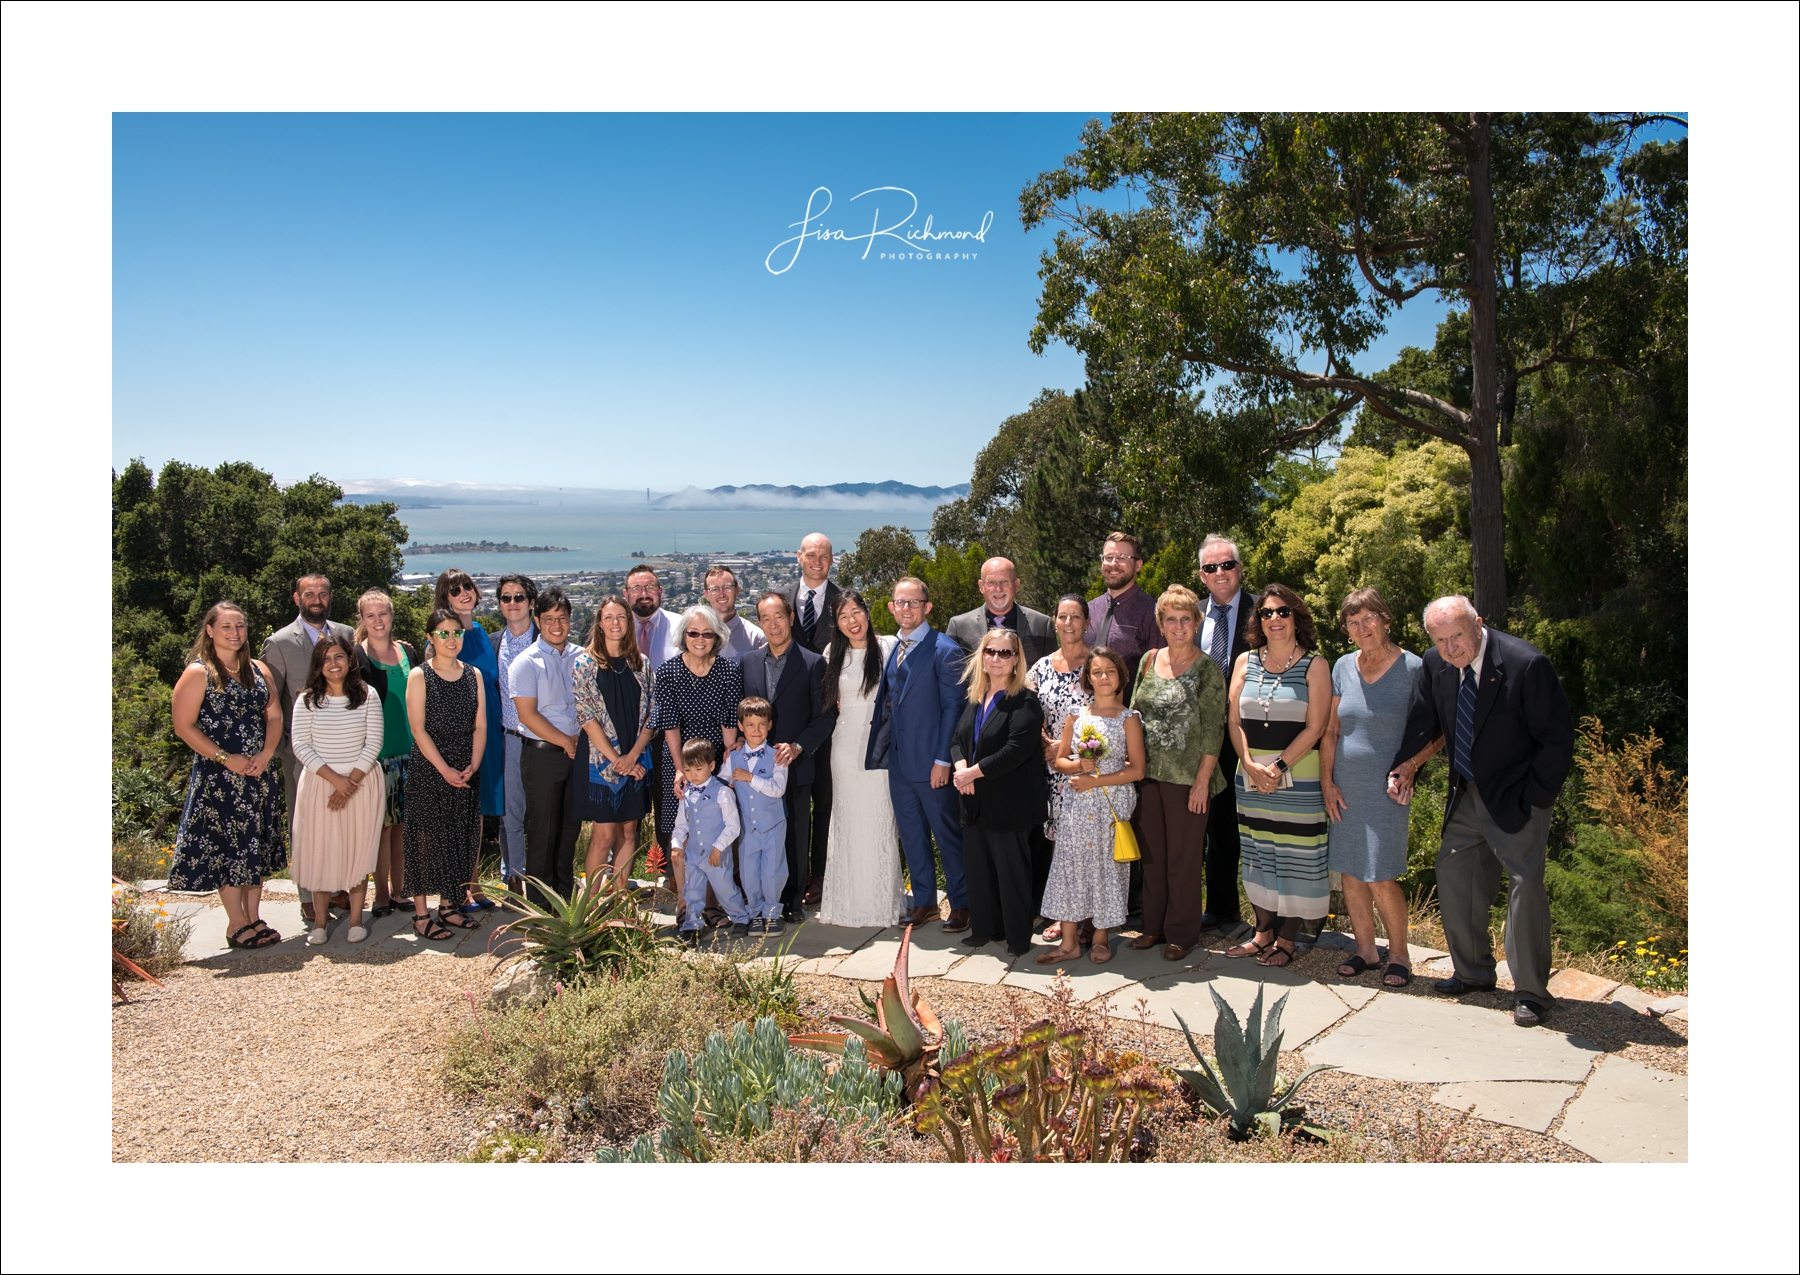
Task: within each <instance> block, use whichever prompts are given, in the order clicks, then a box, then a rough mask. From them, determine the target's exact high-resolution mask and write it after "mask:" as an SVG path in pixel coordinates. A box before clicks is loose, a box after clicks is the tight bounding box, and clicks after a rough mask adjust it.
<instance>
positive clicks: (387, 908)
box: [369, 903, 394, 921]
mask: <svg viewBox="0 0 1800 1275" xmlns="http://www.w3.org/2000/svg"><path fill="white" fill-rule="evenodd" d="M392 915H394V905H393V904H392V903H382V904H378V905H376V906H375V907H372V908H370V909H369V919H370V920H371V921H378V920H380V919H381V918H382V917H384V916H392Z"/></svg>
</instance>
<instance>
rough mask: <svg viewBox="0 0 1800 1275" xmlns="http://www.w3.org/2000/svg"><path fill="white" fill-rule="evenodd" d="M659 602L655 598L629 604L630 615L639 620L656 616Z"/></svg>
mask: <svg viewBox="0 0 1800 1275" xmlns="http://www.w3.org/2000/svg"><path fill="white" fill-rule="evenodd" d="M659 600H660V599H657V598H638V599H637V600H635V601H634V602H633V603H632V604H631V613H632V614H633V615H635V616H637V618H638V619H640V620H648V619H649V618H650V617H651V616H653V615H655V614H656V606H657V603H658V601H659Z"/></svg>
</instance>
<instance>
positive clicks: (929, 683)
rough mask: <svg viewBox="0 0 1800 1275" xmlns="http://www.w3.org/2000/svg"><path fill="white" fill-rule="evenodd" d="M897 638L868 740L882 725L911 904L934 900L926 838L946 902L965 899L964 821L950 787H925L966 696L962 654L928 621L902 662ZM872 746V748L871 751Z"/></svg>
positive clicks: (945, 758)
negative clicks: (938, 863) (938, 862)
mask: <svg viewBox="0 0 1800 1275" xmlns="http://www.w3.org/2000/svg"><path fill="white" fill-rule="evenodd" d="M901 650H902V647H901V646H900V645H899V644H896V645H895V647H894V651H893V654H891V655H889V656H888V659H887V667H886V668H885V670H884V672H885V675H886V681H887V694H886V696H885V697H884V698H883V700H882V701H881V702H880V703H879V704H878V706H877V708H876V714H875V720H874V721H873V722H872V723H871V724H870V730H869V738H870V742H871V744H872V745H873V744H874V743H875V741H876V740H877V739H879V738H880V737H881V735H882V734H883V731H884V729H885V733H886V744H887V772H888V791H889V793H890V794H891V795H892V797H893V800H894V822H895V823H896V824H897V825H898V826H899V829H900V846H901V849H902V850H904V851H905V853H906V869H907V872H908V873H909V874H910V875H911V876H912V905H913V906H914V907H933V908H934V907H936V906H937V872H936V871H935V868H934V865H933V862H932V853H931V841H932V838H933V837H935V838H936V839H937V849H938V854H939V855H940V856H941V857H942V859H943V861H944V893H946V894H947V895H949V896H950V906H951V907H952V908H966V907H968V905H969V895H968V890H967V888H966V887H965V886H964V884H963V851H962V823H961V821H960V820H959V819H958V818H957V813H956V788H955V787H954V786H953V785H951V784H945V785H944V786H943V787H942V788H933V787H932V786H931V768H932V767H933V766H934V765H937V764H939V763H942V764H944V765H948V764H949V763H950V737H951V735H953V734H954V733H955V731H956V723H957V720H958V719H959V718H960V717H961V716H962V711H963V705H964V703H965V702H966V701H967V699H968V697H967V696H966V695H965V694H964V693H963V686H962V674H963V653H962V648H961V647H959V646H958V645H957V644H956V643H955V642H953V641H951V640H950V639H949V638H947V637H945V636H944V635H943V634H941V633H939V632H938V631H937V630H936V629H934V628H932V627H930V626H929V625H925V626H922V627H921V628H920V630H919V636H918V640H917V642H916V643H915V644H914V645H913V646H912V648H911V649H910V650H909V651H908V652H907V656H906V662H905V663H904V664H902V663H901V662H900V652H901ZM872 751H873V750H872Z"/></svg>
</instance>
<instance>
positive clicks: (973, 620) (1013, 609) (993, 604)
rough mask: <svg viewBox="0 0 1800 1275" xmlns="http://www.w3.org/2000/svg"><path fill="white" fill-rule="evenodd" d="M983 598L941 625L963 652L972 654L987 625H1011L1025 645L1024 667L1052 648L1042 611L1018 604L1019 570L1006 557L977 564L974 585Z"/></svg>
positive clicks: (1047, 619) (1047, 620) (1053, 631)
mask: <svg viewBox="0 0 1800 1275" xmlns="http://www.w3.org/2000/svg"><path fill="white" fill-rule="evenodd" d="M977 587H978V588H980V590H981V596H982V597H984V598H986V599H987V604H986V605H985V606H978V607H976V608H975V609H974V610H973V611H964V612H963V613H962V614H961V615H959V616H956V617H954V618H953V619H951V621H950V623H948V624H946V625H945V626H944V632H945V633H947V634H949V636H950V637H951V638H952V639H953V640H954V641H955V642H956V644H957V645H958V646H960V647H962V649H963V654H964V655H965V656H972V655H974V654H975V648H976V647H977V646H980V645H981V635H982V634H983V633H986V632H987V631H988V630H989V629H1011V630H1012V631H1013V632H1014V633H1017V634H1018V635H1019V641H1020V642H1021V643H1022V644H1024V647H1025V667H1026V669H1027V670H1029V669H1030V668H1031V666H1032V665H1033V664H1036V663H1037V662H1038V661H1039V660H1041V659H1043V658H1044V657H1045V656H1046V655H1049V654H1050V653H1051V652H1052V651H1054V650H1056V647H1057V641H1056V628H1055V626H1054V625H1052V624H1051V622H1050V617H1049V616H1047V615H1045V614H1044V613H1043V612H1042V611H1033V610H1032V609H1031V608H1030V607H1026V606H1020V605H1018V601H1017V599H1018V596H1019V572H1018V569H1017V568H1016V567H1014V566H1013V564H1012V561H1011V560H1010V559H1008V558H989V559H988V560H987V561H986V562H984V563H982V564H981V580H980V583H979V584H978V586H977Z"/></svg>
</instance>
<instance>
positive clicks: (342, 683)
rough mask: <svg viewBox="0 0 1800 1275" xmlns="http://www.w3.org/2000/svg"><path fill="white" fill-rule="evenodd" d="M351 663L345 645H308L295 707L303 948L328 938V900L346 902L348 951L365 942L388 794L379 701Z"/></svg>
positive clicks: (294, 830) (332, 640)
mask: <svg viewBox="0 0 1800 1275" xmlns="http://www.w3.org/2000/svg"><path fill="white" fill-rule="evenodd" d="M355 668H356V655H355V652H354V651H352V650H351V648H350V644H349V642H348V641H346V640H345V639H343V638H340V637H338V636H337V635H335V634H331V633H327V634H326V635H325V636H324V637H322V638H320V639H319V640H318V642H316V643H315V644H314V645H313V650H312V667H311V669H310V671H309V673H308V676H307V679H306V690H305V691H304V692H303V693H302V694H300V695H299V696H297V697H296V698H295V700H294V734H293V739H294V756H295V758H296V759H297V760H298V761H299V763H300V784H299V789H298V791H297V792H296V793H295V794H294V817H293V820H292V827H291V828H290V829H289V832H290V834H291V839H292V847H291V848H292V854H291V857H290V859H289V864H290V867H291V869H292V871H293V875H294V884H295V885H296V886H298V887H299V888H300V890H301V892H302V894H303V895H304V893H305V892H306V891H309V890H310V891H311V892H312V905H313V917H314V923H313V929H312V931H311V933H309V934H308V935H307V936H306V941H307V942H308V943H323V942H324V941H325V940H326V938H327V937H328V930H327V925H328V923H329V920H330V916H331V913H330V911H329V906H330V903H331V896H332V895H333V894H334V893H336V892H338V891H340V890H342V891H346V892H347V893H348V894H349V895H350V932H349V934H348V935H347V936H346V937H347V938H348V939H349V940H350V942H352V943H360V942H362V941H363V940H364V939H366V938H368V937H369V932H368V930H366V929H365V928H363V923H362V908H363V888H364V886H365V885H366V884H367V882H368V879H369V873H370V872H372V871H373V870H374V868H375V856H376V852H377V851H378V850H379V849H380V845H381V818H382V811H383V806H384V801H385V798H386V791H385V789H384V786H383V785H382V783H381V782H380V780H379V779H377V780H376V782H374V783H370V782H368V776H369V774H370V773H371V772H375V773H377V774H379V767H378V765H377V759H378V758H379V757H380V756H381V738H382V729H381V701H380V700H378V699H377V698H376V697H375V696H374V695H372V694H370V693H369V687H368V684H367V683H365V682H364V681H363V680H362V678H360V677H356V676H353V673H354V670H355Z"/></svg>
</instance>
